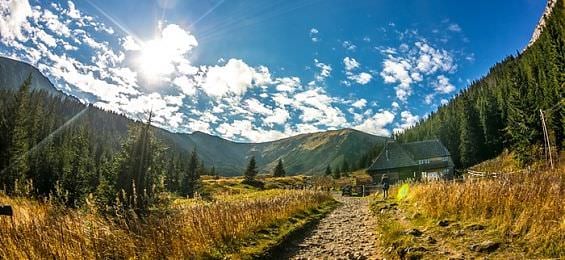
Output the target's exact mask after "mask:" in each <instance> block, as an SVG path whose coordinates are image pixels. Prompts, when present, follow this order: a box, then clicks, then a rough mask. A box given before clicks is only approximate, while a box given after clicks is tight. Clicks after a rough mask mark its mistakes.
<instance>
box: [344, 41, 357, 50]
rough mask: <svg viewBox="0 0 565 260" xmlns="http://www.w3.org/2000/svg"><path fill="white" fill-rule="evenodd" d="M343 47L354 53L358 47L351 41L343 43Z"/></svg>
mask: <svg viewBox="0 0 565 260" xmlns="http://www.w3.org/2000/svg"><path fill="white" fill-rule="evenodd" d="M341 46H343V48H345V49H346V50H349V51H354V50H355V49H357V46H355V44H353V43H352V42H350V41H343V43H342V44H341Z"/></svg>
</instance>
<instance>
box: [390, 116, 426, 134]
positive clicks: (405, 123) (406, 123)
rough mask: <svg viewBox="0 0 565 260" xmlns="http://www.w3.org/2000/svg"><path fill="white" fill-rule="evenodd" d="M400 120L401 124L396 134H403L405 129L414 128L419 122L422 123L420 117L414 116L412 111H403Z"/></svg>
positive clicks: (395, 130) (396, 129)
mask: <svg viewBox="0 0 565 260" xmlns="http://www.w3.org/2000/svg"><path fill="white" fill-rule="evenodd" d="M400 120H401V123H400V124H398V127H397V128H395V129H394V132H395V133H397V132H401V131H403V130H404V129H407V128H409V127H412V126H414V125H415V124H416V123H418V121H420V117H419V116H417V115H413V114H412V113H411V112H410V111H402V112H401V113H400Z"/></svg>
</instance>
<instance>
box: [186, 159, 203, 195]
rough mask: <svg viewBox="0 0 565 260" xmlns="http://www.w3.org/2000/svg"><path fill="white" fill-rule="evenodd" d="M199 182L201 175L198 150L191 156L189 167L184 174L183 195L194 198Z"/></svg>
mask: <svg viewBox="0 0 565 260" xmlns="http://www.w3.org/2000/svg"><path fill="white" fill-rule="evenodd" d="M199 180H200V175H199V174H198V154H197V153H196V149H194V150H193V151H192V153H191V154H190V159H189V162H188V166H187V168H186V171H185V173H184V177H183V181H182V195H183V196H188V197H189V198H193V197H194V193H195V192H196V190H197V188H198V181H199Z"/></svg>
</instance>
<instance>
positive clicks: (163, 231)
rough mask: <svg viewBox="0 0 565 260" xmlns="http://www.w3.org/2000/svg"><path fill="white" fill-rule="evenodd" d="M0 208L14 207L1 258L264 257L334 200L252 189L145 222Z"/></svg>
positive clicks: (55, 209)
mask: <svg viewBox="0 0 565 260" xmlns="http://www.w3.org/2000/svg"><path fill="white" fill-rule="evenodd" d="M0 204H8V205H12V207H13V208H14V219H13V221H12V220H10V219H9V218H6V217H3V218H2V219H0V233H1V234H2V236H1V237H0V258H2V259H21V258H27V259H43V258H64V259H77V258H86V259H94V258H116V257H117V258H142V259H147V258H223V257H226V256H229V257H230V258H247V257H250V256H253V255H258V254H263V253H265V252H266V251H267V250H269V248H270V247H272V246H274V245H276V243H279V242H280V240H282V239H283V238H284V236H285V235H287V234H288V233H290V232H292V231H293V230H295V229H299V228H301V226H302V225H305V224H306V223H307V222H309V221H312V218H313V217H321V216H320V215H322V214H323V213H324V212H326V211H329V210H330V209H331V208H332V207H333V206H334V205H335V202H334V200H333V199H332V197H331V196H330V195H329V194H328V193H324V192H320V191H309V190H280V189H273V190H264V191H250V192H246V193H241V194H235V195H218V196H217V197H214V199H212V200H202V199H191V200H188V199H176V200H174V202H173V203H170V205H167V206H166V207H163V208H158V209H157V208H156V209H153V210H152V213H151V214H150V216H149V217H146V218H143V219H139V218H136V217H135V216H134V215H132V214H129V213H128V212H117V214H116V216H114V217H103V215H102V214H99V213H97V212H96V209H95V207H84V208H81V209H67V208H64V207H61V206H59V205H57V204H56V203H54V202H52V201H49V200H47V201H36V200H30V199H27V198H10V197H6V196H3V195H0Z"/></svg>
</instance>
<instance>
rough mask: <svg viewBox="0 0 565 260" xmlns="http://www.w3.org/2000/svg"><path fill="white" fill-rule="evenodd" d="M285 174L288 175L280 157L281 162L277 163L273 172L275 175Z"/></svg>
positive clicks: (282, 175)
mask: <svg viewBox="0 0 565 260" xmlns="http://www.w3.org/2000/svg"><path fill="white" fill-rule="evenodd" d="M285 175H286V172H285V170H284V166H283V162H282V159H279V162H278V163H277V166H276V167H275V170H274V172H273V176H274V177H284V176H285Z"/></svg>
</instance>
